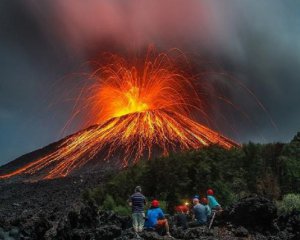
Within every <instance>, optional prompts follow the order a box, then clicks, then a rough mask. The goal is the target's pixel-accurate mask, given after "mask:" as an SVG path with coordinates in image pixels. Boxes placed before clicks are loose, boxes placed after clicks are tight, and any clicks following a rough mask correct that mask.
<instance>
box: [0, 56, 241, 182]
mask: <svg viewBox="0 0 300 240" xmlns="http://www.w3.org/2000/svg"><path fill="white" fill-rule="evenodd" d="M110 60H111V61H110V62H111V63H109V64H107V65H105V66H101V67H99V68H97V69H96V70H95V71H94V72H93V73H92V74H91V76H90V78H89V80H91V81H92V82H93V83H92V84H90V85H89V86H88V87H85V88H83V89H82V91H81V95H80V96H79V97H78V99H77V104H76V107H75V108H76V111H75V113H74V116H73V117H72V118H74V117H76V116H77V115H78V114H80V113H84V115H85V120H86V122H85V126H87V128H86V129H85V130H82V131H80V132H78V133H76V134H74V135H71V136H70V137H67V138H65V139H63V140H61V141H60V142H59V144H58V145H57V146H56V147H55V150H53V151H51V152H50V153H49V152H48V153H46V154H44V156H41V157H39V158H37V159H34V160H33V161H31V162H30V163H26V164H23V165H22V166H21V167H19V168H17V169H15V170H14V171H11V172H6V173H4V174H2V175H0V178H2V179H3V178H9V177H13V176H16V175H20V174H21V175H29V176H32V175H33V176H37V177H38V178H45V179H51V178H57V177H64V176H67V175H69V174H72V173H74V172H76V171H77V170H78V169H80V168H82V167H86V166H89V165H101V164H105V163H110V164H112V165H116V166H118V167H126V166H128V165H131V164H134V163H136V162H138V161H139V160H140V159H151V158H152V157H154V156H160V155H167V154H169V153H170V152H172V151H179V150H180V151H181V150H188V149H198V148H201V147H203V146H208V145H210V144H219V145H220V146H222V147H224V148H231V147H233V146H238V145H237V144H236V143H235V142H234V141H232V140H230V139H228V138H226V137H224V136H222V135H220V134H219V133H217V132H215V131H213V130H211V129H209V128H208V127H205V126H203V125H201V124H200V123H198V122H197V121H196V120H195V119H194V118H193V116H194V115H195V114H197V113H198V114H202V115H204V116H205V109H204V107H203V104H202V101H201V99H200V98H199V96H198V94H197V90H196V87H195V85H194V82H193V78H192V77H190V76H188V75H187V74H186V73H185V72H183V71H182V70H179V68H178V67H177V65H176V61H175V60H173V58H171V57H170V56H168V54H165V53H161V54H159V55H158V56H157V57H155V58H153V59H152V60H151V54H148V55H147V56H146V57H145V60H144V61H143V63H142V64H136V65H130V64H129V63H127V62H126V61H125V60H124V59H123V58H120V57H118V56H111V58H110ZM88 126H90V127H88Z"/></svg>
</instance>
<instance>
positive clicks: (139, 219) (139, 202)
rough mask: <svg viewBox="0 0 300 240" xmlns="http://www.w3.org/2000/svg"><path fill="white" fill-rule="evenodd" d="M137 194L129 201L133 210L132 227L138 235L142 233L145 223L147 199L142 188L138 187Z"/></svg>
mask: <svg viewBox="0 0 300 240" xmlns="http://www.w3.org/2000/svg"><path fill="white" fill-rule="evenodd" d="M134 191H135V193H134V194H132V195H131V196H130V198H129V199H128V202H129V205H130V206H131V209H132V226H133V229H134V231H135V232H136V233H138V232H142V231H143V228H144V223H145V213H144V206H145V204H146V198H145V196H144V195H143V194H142V188H141V187H140V186H137V187H136V188H135V190H134Z"/></svg>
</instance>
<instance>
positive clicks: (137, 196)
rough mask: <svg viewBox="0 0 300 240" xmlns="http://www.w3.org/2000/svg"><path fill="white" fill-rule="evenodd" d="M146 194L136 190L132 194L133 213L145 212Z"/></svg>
mask: <svg viewBox="0 0 300 240" xmlns="http://www.w3.org/2000/svg"><path fill="white" fill-rule="evenodd" d="M145 199H146V198H145V196H144V195H143V194H142V193H141V192H135V193H134V194H132V195H131V196H130V201H131V208H132V212H133V213H137V212H138V213H140V212H144V205H145V201H146V200H145Z"/></svg>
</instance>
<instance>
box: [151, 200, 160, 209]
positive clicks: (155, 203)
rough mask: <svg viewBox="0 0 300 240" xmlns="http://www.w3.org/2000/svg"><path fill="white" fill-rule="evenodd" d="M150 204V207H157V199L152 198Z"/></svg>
mask: <svg viewBox="0 0 300 240" xmlns="http://www.w3.org/2000/svg"><path fill="white" fill-rule="evenodd" d="M151 206H152V207H158V206H159V201H158V200H156V199H154V200H153V201H152V202H151Z"/></svg>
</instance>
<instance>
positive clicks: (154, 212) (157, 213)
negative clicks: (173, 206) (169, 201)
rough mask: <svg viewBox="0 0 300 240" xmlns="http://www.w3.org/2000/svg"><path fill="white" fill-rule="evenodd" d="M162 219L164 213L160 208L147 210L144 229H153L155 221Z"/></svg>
mask: <svg viewBox="0 0 300 240" xmlns="http://www.w3.org/2000/svg"><path fill="white" fill-rule="evenodd" d="M162 218H164V213H163V211H162V210H161V208H160V207H151V208H149V209H148V211H147V215H146V219H147V221H146V224H145V227H146V228H155V226H156V224H157V221H158V220H159V219H162Z"/></svg>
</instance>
